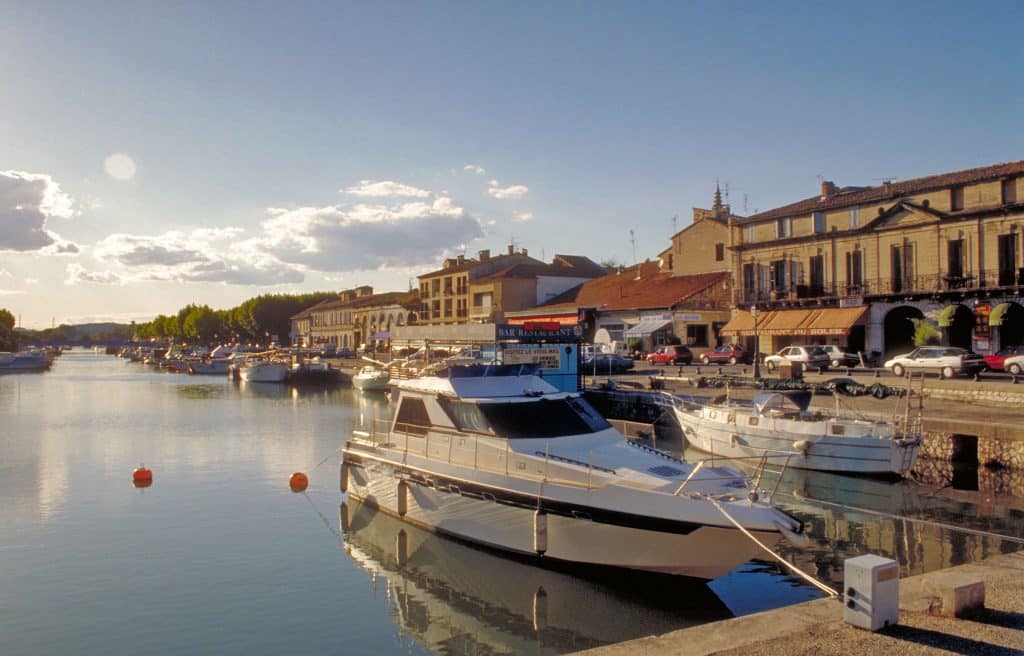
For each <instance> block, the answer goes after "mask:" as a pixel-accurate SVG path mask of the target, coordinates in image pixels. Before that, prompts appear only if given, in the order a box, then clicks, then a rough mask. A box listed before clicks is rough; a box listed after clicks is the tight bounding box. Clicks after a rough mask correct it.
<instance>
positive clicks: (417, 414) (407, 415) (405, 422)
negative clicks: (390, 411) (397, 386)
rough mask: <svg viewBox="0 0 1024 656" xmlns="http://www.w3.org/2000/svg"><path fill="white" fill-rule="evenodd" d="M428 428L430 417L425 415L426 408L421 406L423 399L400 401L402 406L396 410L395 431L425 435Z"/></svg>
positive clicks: (407, 398) (408, 398) (409, 398)
mask: <svg viewBox="0 0 1024 656" xmlns="http://www.w3.org/2000/svg"><path fill="white" fill-rule="evenodd" d="M429 428H430V415H428V414H427V406H426V405H424V404H423V399H416V398H411V397H406V398H404V399H402V405H401V406H400V407H399V408H398V415H397V416H396V417H395V431H396V432H399V433H411V434H413V435H426V434H427V430H428V429H429Z"/></svg>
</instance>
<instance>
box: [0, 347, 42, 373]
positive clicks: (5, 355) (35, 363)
mask: <svg viewBox="0 0 1024 656" xmlns="http://www.w3.org/2000/svg"><path fill="white" fill-rule="evenodd" d="M52 362H53V360H52V359H51V358H50V357H48V356H47V355H46V353H44V352H42V351H37V350H32V351H18V352H16V353H10V352H7V351H4V352H0V372H4V373H20V372H30V371H46V370H47V369H49V368H50V365H51V364H52Z"/></svg>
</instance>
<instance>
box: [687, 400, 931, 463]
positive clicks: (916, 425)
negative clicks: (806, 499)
mask: <svg viewBox="0 0 1024 656" xmlns="http://www.w3.org/2000/svg"><path fill="white" fill-rule="evenodd" d="M810 403H811V393H810V392H807V391H803V390H787V391H781V392H765V393H763V394H758V395H757V396H756V397H755V398H754V400H753V402H752V403H751V402H749V401H738V400H734V399H730V398H728V397H726V398H720V399H716V400H715V401H712V402H711V403H707V404H699V403H690V402H687V401H685V400H683V399H679V402H678V403H676V405H675V416H676V419H677V420H678V421H679V426H680V428H682V430H683V435H684V436H685V437H686V441H687V442H688V443H689V444H690V446H692V447H694V448H696V449H699V450H701V451H704V452H706V453H711V454H714V455H716V456H722V457H725V458H769V459H771V460H773V461H775V462H776V464H781V463H782V462H783V461H785V462H787V463H788V466H790V467H799V468H801V469H815V470H820V471H831V472H841V473H847V474H875V475H894V474H895V475H902V474H904V473H906V472H908V471H910V470H911V469H912V468H913V466H914V462H915V461H916V459H917V453H918V450H919V449H920V446H921V430H920V418H916V419H915V420H909V421H904V422H897V421H883V420H875V419H861V418H851V417H844V416H841V415H840V414H839V413H838V412H836V413H835V414H834V415H830V414H827V413H825V412H823V411H821V410H817V409H814V410H812V409H810ZM908 419H909V418H908ZM898 424H902V425H901V426H898Z"/></svg>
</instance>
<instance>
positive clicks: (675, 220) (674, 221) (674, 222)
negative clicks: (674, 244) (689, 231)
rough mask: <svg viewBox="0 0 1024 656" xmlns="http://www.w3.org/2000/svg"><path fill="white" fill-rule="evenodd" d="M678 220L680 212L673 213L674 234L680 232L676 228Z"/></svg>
mask: <svg viewBox="0 0 1024 656" xmlns="http://www.w3.org/2000/svg"><path fill="white" fill-rule="evenodd" d="M678 220H679V215H678V214H673V215H672V234H673V235H674V234H676V232H678V231H677V230H676V223H677V222H678Z"/></svg>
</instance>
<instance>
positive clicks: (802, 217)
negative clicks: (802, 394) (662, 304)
mask: <svg viewBox="0 0 1024 656" xmlns="http://www.w3.org/2000/svg"><path fill="white" fill-rule="evenodd" d="M1022 201H1024V161H1019V162H1011V163H1007V164H996V165H992V166H986V167H981V168H976V169H968V170H964V171H957V172H954V173H945V174H940V175H932V176H928V177H924V178H916V179H912V180H904V181H897V182H887V183H884V184H882V185H880V186H875V187H842V188H839V187H837V186H836V185H834V184H833V183H831V182H828V181H825V182H823V183H822V185H821V193H820V194H819V195H815V196H812V197H810V198H807V199H804V200H800V201H797V202H795V203H791V204H789V205H785V206H782V207H778V208H775V209H771V210H768V211H766V212H760V213H757V214H754V215H753V216H750V217H747V218H739V217H731V218H730V219H729V223H730V226H731V231H730V232H729V235H728V238H729V251H730V256H729V257H730V258H731V265H732V266H731V270H732V272H733V278H734V289H735V305H736V307H737V308H739V310H738V312H737V315H736V316H735V317H734V320H733V322H730V325H729V326H727V327H726V330H725V331H724V332H723V334H725V335H728V336H738V337H746V336H750V335H751V334H752V331H753V320H752V319H751V318H750V316H749V314H748V313H747V312H746V309H747V308H749V307H751V306H754V305H756V306H757V307H759V308H760V309H761V310H762V318H761V319H760V321H759V332H760V334H761V335H762V336H763V338H765V339H770V340H771V342H770V343H768V344H766V345H763V346H762V350H777V349H779V348H781V347H782V346H785V345H787V344H789V343H793V342H796V341H807V340H808V339H809V338H813V339H815V340H816V341H819V340H821V339H827V340H828V341H831V342H833V343H843V342H845V343H848V345H849V347H850V348H851V349H866V350H868V351H872V350H874V351H880V352H885V353H893V352H897V351H901V350H905V349H907V347H908V345H909V344H911V343H912V341H913V339H912V338H913V331H914V323H913V320H920V319H924V318H928V319H931V320H933V321H935V322H936V323H937V324H938V326H939V327H940V328H942V329H943V331H944V338H945V340H946V341H948V342H949V343H950V344H953V345H955V346H963V347H967V348H971V347H972V346H973V347H974V348H975V349H976V350H980V351H988V350H989V349H994V348H998V346H999V345H1000V343H1001V344H1018V343H1020V342H1021V341H1022V340H1024V308H1022V307H1020V305H1019V294H1020V290H1021V287H1022V286H1024V259H1022V251H1024V248H1022V247H1021V240H1022V238H1024V203H1022ZM857 309H859V310H860V312H859V313H858V312H856V311H855V310H857ZM841 310H847V311H846V312H842V311H841ZM765 311H767V312H765Z"/></svg>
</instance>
